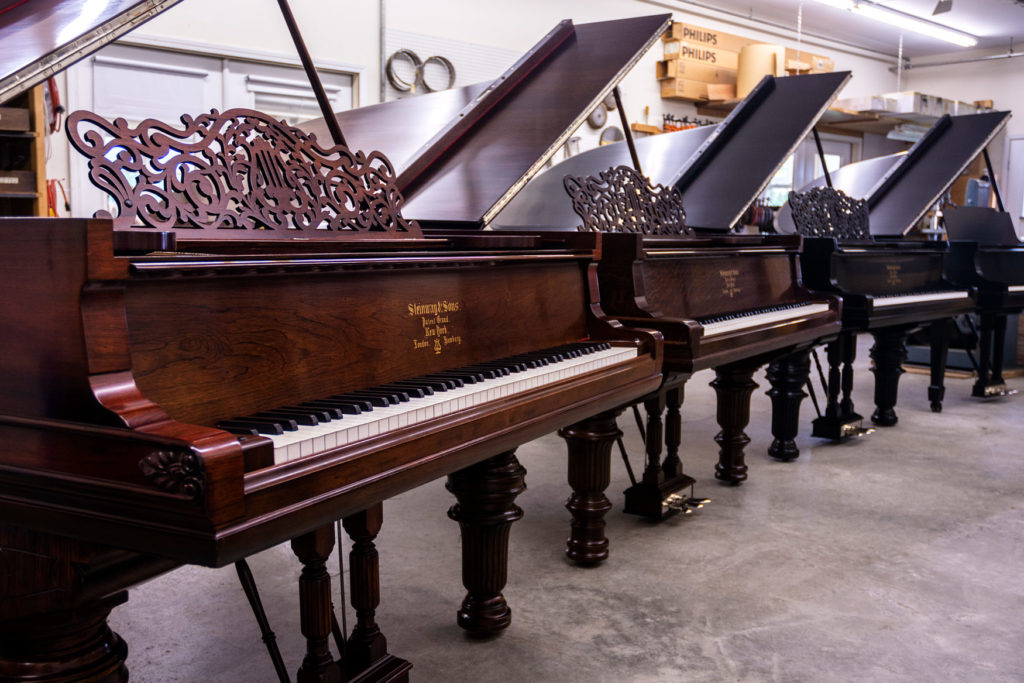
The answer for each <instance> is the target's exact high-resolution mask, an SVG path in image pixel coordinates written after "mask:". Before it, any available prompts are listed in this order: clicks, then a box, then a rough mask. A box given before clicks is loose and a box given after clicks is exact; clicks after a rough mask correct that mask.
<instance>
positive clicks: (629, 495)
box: [622, 474, 696, 522]
mask: <svg viewBox="0 0 1024 683" xmlns="http://www.w3.org/2000/svg"><path fill="white" fill-rule="evenodd" d="M694 483H695V480H694V479H693V477H690V476H687V475H685V474H679V475H677V476H675V477H672V478H670V479H666V480H665V481H662V482H659V483H658V484H651V483H646V482H643V481H641V482H639V483H637V484H635V485H633V486H630V487H629V488H628V489H626V491H625V495H626V503H625V506H624V507H623V509H622V511H623V512H626V513H628V514H631V515H640V516H641V517H646V518H647V519H649V520H652V521H655V522H660V521H662V520H663V519H667V518H669V517H672V516H673V515H676V514H679V513H680V512H681V513H683V514H684V515H688V514H690V513H692V512H693V509H689V508H686V506H684V505H683V503H682V502H680V501H685V500H690V499H689V498H685V497H684V496H681V495H679V494H678V493H677V492H678V491H681V490H683V489H685V488H687V487H690V489H691V492H692V489H693V485H694ZM669 501H672V503H671V504H670V503H669ZM684 508H686V509H684ZM694 509H696V508H694Z"/></svg>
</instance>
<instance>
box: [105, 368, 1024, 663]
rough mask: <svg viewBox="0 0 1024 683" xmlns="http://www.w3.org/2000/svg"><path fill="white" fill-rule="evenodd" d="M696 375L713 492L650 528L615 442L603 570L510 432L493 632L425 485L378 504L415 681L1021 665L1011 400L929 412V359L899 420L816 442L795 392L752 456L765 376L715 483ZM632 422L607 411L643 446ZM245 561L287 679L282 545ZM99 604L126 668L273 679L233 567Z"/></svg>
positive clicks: (691, 444)
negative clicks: (580, 554) (743, 472)
mask: <svg viewBox="0 0 1024 683" xmlns="http://www.w3.org/2000/svg"><path fill="white" fill-rule="evenodd" d="M859 358H860V360H859V361H858V369H857V383H856V391H855V401H856V403H857V406H858V408H859V409H860V410H861V412H862V413H864V414H870V411H871V406H872V402H871V388H872V377H871V376H870V374H869V373H868V372H867V360H866V359H867V353H866V348H862V349H861V352H860V354H859ZM711 379H712V376H711V374H710V373H700V374H698V375H696V376H695V377H694V378H693V379H691V381H690V383H689V385H688V387H687V396H686V404H685V406H684V409H683V420H684V422H683V430H684V444H683V445H684V462H685V466H686V469H687V471H688V472H689V473H690V474H691V475H693V476H695V477H696V478H697V479H698V485H697V492H698V493H699V494H701V495H705V496H708V497H711V498H712V499H713V502H712V504H711V505H710V506H708V507H707V508H705V510H703V511H702V512H701V513H699V514H698V515H696V516H694V517H691V518H687V519H683V518H675V519H672V520H670V521H668V522H665V523H662V524H660V525H653V524H649V523H647V522H644V521H642V520H640V519H636V518H633V517H631V516H626V515H624V514H622V513H621V512H620V510H621V505H622V497H621V494H620V492H621V491H622V490H623V489H624V488H626V486H627V485H628V480H627V477H626V473H625V469H624V467H623V466H622V463H621V461H620V460H619V459H618V457H617V456H616V458H615V462H614V466H613V471H612V477H613V482H612V486H611V488H610V489H609V492H610V497H611V498H612V502H613V503H614V504H615V509H614V510H613V511H612V512H611V513H609V515H608V536H609V538H610V539H611V558H610V559H609V560H608V561H607V562H606V563H605V564H604V565H602V566H601V567H598V568H594V569H581V568H578V567H575V566H572V565H571V564H569V563H568V562H567V561H565V560H564V559H563V556H562V547H563V543H564V539H565V536H566V530H567V513H566V511H565V510H564V508H563V507H562V506H563V503H564V501H565V497H566V493H567V488H566V485H565V457H564V448H563V445H562V443H561V441H560V439H558V438H557V437H555V436H551V437H547V438H544V439H540V440H538V441H535V442H533V443H530V444H527V445H525V446H523V447H522V448H521V449H520V450H519V457H520V460H521V462H522V463H523V464H524V466H525V467H526V469H527V471H528V475H527V484H528V486H529V489H528V490H527V491H526V493H524V494H523V495H522V496H521V497H520V498H519V500H518V502H519V504H520V505H521V506H522V508H523V509H524V510H525V512H526V515H525V517H524V519H523V520H522V521H520V522H517V523H516V524H515V526H514V527H513V530H512V541H511V563H510V571H509V583H508V586H507V588H506V590H505V596H506V597H507V598H508V600H509V603H510V604H511V606H512V609H513V623H512V626H511V627H510V628H509V629H507V630H506V631H505V632H504V633H503V634H502V635H500V636H499V637H496V638H493V639H490V640H476V639H472V638H469V637H467V636H465V635H464V634H463V633H462V632H461V631H460V629H459V628H458V627H457V626H456V625H455V610H456V608H457V606H458V604H459V602H460V600H461V597H462V594H463V591H462V588H461V584H460V578H459V577H460V574H459V572H460V565H459V534H458V528H457V526H456V524H455V523H454V522H451V521H450V520H448V518H447V516H446V514H445V512H446V510H447V508H448V506H449V505H450V504H451V502H452V499H451V496H450V495H449V494H448V493H447V492H446V491H445V490H444V487H443V482H440V481H438V482H435V483H433V484H430V485H428V486H424V487H422V488H420V489H417V490H415V491H411V492H409V493H407V494H405V495H403V496H400V497H399V498H397V499H394V500H390V501H388V502H387V503H385V507H384V509H385V524H384V530H383V531H382V533H381V536H380V537H379V539H378V548H379V549H380V555H381V569H382V577H381V582H382V592H383V602H382V604H381V608H380V609H379V611H378V621H379V623H380V624H381V627H382V629H383V630H384V632H385V634H386V635H387V637H388V641H389V649H390V650H391V652H392V653H394V654H396V655H397V656H400V657H403V658H405V659H408V660H409V661H411V662H412V663H413V665H414V668H413V670H412V677H413V679H414V680H419V681H445V682H455V681H467V682H476V681H532V682H541V681H559V682H561V683H564V682H568V681H584V680H585V681H767V680H772V681H787V682H788V681H915V682H917V681H1022V680H1024V624H1022V622H1021V614H1022V613H1024V572H1022V571H1021V570H1022V568H1024V500H1022V495H1021V493H1022V491H1024V466H1022V464H1021V460H1020V457H1021V454H1022V450H1024V449H1022V446H1021V441H1018V439H1024V423H1022V421H1021V416H1022V415H1024V398H1021V397H1019V398H1016V399H1013V398H1010V399H996V400H991V401H988V402H981V401H978V400H976V399H971V398H970V397H969V393H970V381H969V380H962V379H961V380H956V379H949V380H947V386H948V390H947V400H946V404H945V406H946V409H945V411H944V412H942V413H941V414H933V413H931V412H929V411H928V405H927V400H926V397H925V393H926V392H925V388H926V386H927V378H926V377H924V376H922V375H915V374H907V375H904V377H903V380H902V383H901V391H900V403H899V405H898V406H897V412H898V414H899V416H900V423H899V425H898V426H896V427H894V428H889V429H884V430H879V431H878V432H876V433H874V434H873V435H870V436H867V437H863V438H860V439H856V440H853V441H850V442H848V443H842V444H832V443H827V442H823V441H820V440H817V439H812V438H810V437H809V436H807V433H809V432H810V419H811V416H812V412H813V407H812V406H811V404H810V402H809V401H806V402H805V405H804V410H803V421H802V431H803V435H801V437H800V438H799V439H798V445H799V447H800V449H801V457H800V459H799V460H797V461H796V462H793V463H777V462H774V461H771V460H770V459H769V458H768V457H767V455H766V454H765V452H766V449H767V447H768V445H769V443H770V441H771V437H770V432H769V426H770V425H769V422H770V406H769V401H768V398H767V397H766V396H765V394H764V391H765V389H766V388H767V383H766V382H765V381H764V379H763V374H761V375H760V378H759V384H760V385H761V388H760V389H759V390H758V391H757V392H755V394H754V399H753V404H752V410H751V423H750V427H749V429H748V434H749V436H750V437H751V443H750V445H749V446H748V448H747V461H748V464H749V465H750V479H749V481H748V482H747V483H746V484H745V485H743V486H741V487H738V488H727V487H722V486H719V485H717V484H716V483H715V481H714V479H713V471H714V462H715V460H716V458H717V447H716V446H715V444H714V442H713V441H712V438H713V437H714V435H715V433H716V431H717V425H716V423H715V419H714V414H715V404H714V393H713V391H712V390H711V389H710V388H709V387H708V382H709V381H710V380H711ZM1010 383H1011V386H1015V387H1016V388H1019V389H1024V380H1011V382H1010ZM631 425H632V419H631V418H630V419H625V417H624V418H623V419H621V420H620V426H622V427H623V428H625V430H626V432H627V435H626V440H627V445H628V447H629V448H630V450H631V452H633V453H635V454H639V453H641V450H642V449H641V446H640V443H639V438H638V436H637V434H636V431H635V429H633V428H631ZM638 466H639V458H636V457H635V459H634V467H638ZM347 547H348V546H347V543H346V550H347ZM251 566H252V569H253V571H254V573H255V575H256V577H257V580H258V581H259V584H260V588H261V591H262V594H263V598H264V601H265V603H266V606H267V611H268V614H269V616H270V619H271V622H272V625H273V627H274V628H275V630H276V631H277V634H278V638H279V643H280V644H281V648H282V651H283V653H284V657H285V660H286V662H287V664H288V667H289V669H290V670H291V671H292V672H293V675H294V671H295V670H296V669H297V668H298V665H299V662H300V661H301V657H302V653H303V647H304V645H303V641H302V639H301V636H300V635H299V633H298V601H297V599H296V594H297V587H296V582H295V577H296V573H297V563H296V561H295V560H294V558H293V557H292V555H291V552H290V550H289V549H288V548H287V546H278V547H276V548H272V549H270V550H267V551H266V552H264V553H262V554H260V555H258V556H255V557H253V558H252V559H251ZM332 571H333V572H334V573H335V575H336V573H337V565H336V564H334V566H333V569H332ZM335 595H336V596H337V588H335ZM349 619H350V622H351V619H352V617H351V616H350V617H349ZM111 622H112V626H113V627H114V629H115V630H116V631H118V632H119V633H121V634H122V635H123V636H124V637H125V638H126V639H127V641H128V644H129V649H130V654H129V659H128V664H129V668H130V670H131V672H132V680H133V681H143V682H148V681H153V682H170V681H225V682H227V681H274V680H276V679H275V677H274V672H273V669H272V667H271V664H270V661H269V658H268V657H267V655H266V653H265V651H264V650H263V646H262V643H261V642H260V638H259V633H258V630H257V628H256V624H255V621H254V619H253V617H252V615H251V613H250V612H249V610H248V606H247V604H246V602H245V599H244V597H243V595H242V592H241V590H240V589H239V588H238V583H237V580H236V577H235V573H234V570H233V569H232V568H230V567H229V568H225V569H221V570H210V569H202V568H194V567H189V568H184V569H181V570H178V571H175V572H172V573H170V574H167V575H165V576H163V577H160V578H158V579H156V580H154V581H151V582H149V583H147V584H145V585H143V586H140V587H139V588H137V589H135V590H133V591H132V594H131V598H130V600H129V601H128V603H127V604H126V605H125V606H122V607H120V608H118V609H117V610H115V612H114V614H113V615H112V618H111Z"/></svg>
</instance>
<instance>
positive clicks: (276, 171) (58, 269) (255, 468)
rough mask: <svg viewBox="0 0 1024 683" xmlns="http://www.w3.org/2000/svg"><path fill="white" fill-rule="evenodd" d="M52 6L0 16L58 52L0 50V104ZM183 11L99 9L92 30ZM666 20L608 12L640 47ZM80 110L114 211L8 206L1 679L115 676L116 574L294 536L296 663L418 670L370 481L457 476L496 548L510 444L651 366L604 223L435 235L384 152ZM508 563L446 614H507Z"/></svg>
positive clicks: (98, 35) (384, 486) (246, 120)
mask: <svg viewBox="0 0 1024 683" xmlns="http://www.w3.org/2000/svg"><path fill="white" fill-rule="evenodd" d="M69 4H73V3H57V2H52V1H50V0H30V1H29V2H28V3H25V4H23V5H20V6H18V7H15V8H13V9H10V10H9V11H7V12H5V13H3V14H0V35H3V36H4V41H5V46H6V45H10V44H12V43H10V42H8V37H9V36H12V37H13V36H19V37H22V34H20V33H18V29H19V28H24V27H26V26H28V27H34V29H33V30H34V33H33V35H32V36H30V37H31V38H32V39H31V40H29V39H28V37H26V43H27V44H29V45H32V46H34V47H35V48H39V49H37V50H36V52H34V53H33V59H34V58H35V57H38V56H39V55H44V54H45V55H48V56H47V57H46V58H45V59H43V60H41V61H38V62H35V63H36V64H37V65H38V66H39V69H38V71H37V72H36V73H35V74H26V73H25V71H23V70H20V69H18V68H9V67H8V68H7V69H6V70H5V71H4V74H3V79H2V80H0V93H4V95H3V97H7V96H10V95H11V94H12V93H13V92H15V91H17V89H18V88H26V87H29V86H30V85H31V84H32V83H33V82H34V79H36V78H38V77H40V76H43V75H45V74H46V73H48V72H50V71H52V70H54V69H56V68H59V67H60V66H63V65H66V63H68V61H70V60H73V59H75V58H79V57H81V56H82V55H83V54H84V53H83V52H81V51H77V50H72V51H71V52H70V55H69V56H68V57H67V60H68V61H61V59H60V58H58V57H53V58H51V57H50V56H49V55H50V52H48V50H49V49H51V48H53V47H54V46H50V47H49V48H47V49H46V50H44V49H42V48H41V46H39V45H37V44H36V43H35V42H34V41H35V40H36V39H37V38H39V36H42V37H43V38H45V37H46V36H47V35H52V34H54V33H56V32H57V31H56V28H54V30H53V31H52V32H41V31H39V30H38V26H39V25H43V26H49V25H50V24H55V25H57V26H59V25H60V24H61V22H62V21H66V20H68V19H70V18H73V17H74V13H73V12H72V13H70V14H64V13H63V12H62V11H61V10H62V9H63V7H58V5H69ZM171 4H173V3H167V2H165V3H131V2H121V3H117V2H111V3H108V7H107V8H106V10H104V11H101V12H100V14H99V19H98V20H97V21H98V22H101V23H98V24H97V25H96V26H95V27H93V29H92V30H90V31H88V35H89V36H90V37H91V38H92V39H94V43H93V46H92V49H96V48H97V47H99V45H100V44H102V42H103V38H102V37H103V36H109V37H110V38H112V37H115V36H116V35H117V34H118V33H119V32H120V31H121V30H122V29H124V28H126V26H128V25H133V24H132V22H135V23H137V21H139V20H140V17H142V18H144V17H146V16H150V15H151V14H152V13H155V12H158V11H159V10H160V9H162V8H165V7H167V6H170V5H171ZM281 4H282V6H283V8H284V9H285V10H286V11H285V14H286V17H287V18H290V13H289V12H287V6H286V5H285V4H284V3H283V2H282V3H281ZM631 21H632V22H633V23H630V22H631ZM102 22H107V23H105V24H104V23H102ZM664 22H665V20H664V18H655V20H647V21H640V22H639V23H637V20H626V21H625V22H606V25H601V27H602V28H603V30H604V31H613V32H614V33H615V35H617V36H618V38H619V40H618V48H617V49H618V50H626V51H628V52H630V54H639V52H640V51H641V50H642V49H643V48H644V47H645V46H648V45H649V44H650V43H651V42H652V41H653V40H655V39H656V38H657V36H658V35H659V33H660V27H661V26H663V24H664ZM290 28H294V26H293V23H290ZM579 29H580V33H581V34H583V35H586V34H587V32H588V29H586V28H584V27H579ZM559 31H560V35H561V36H562V40H563V43H564V44H566V45H572V44H574V43H575V42H576V41H577V39H578V38H579V37H580V36H579V35H577V34H576V29H575V28H574V27H573V26H572V25H571V24H568V25H565V24H563V25H561V26H560V29H559ZM44 34H45V35H44ZM591 35H593V32H592V29H591ZM83 42H87V41H83ZM97 43H98V44H97ZM297 43H301V41H297ZM629 44H631V45H632V46H631V47H630V46H629ZM76 45H77V47H79V48H80V47H81V43H77V44H76ZM624 45H625V47H624ZM60 49H61V48H60V47H57V50H58V51H59V50H60ZM616 54H618V53H616ZM615 58H617V57H615ZM627 61H628V60H627ZM8 74H14V75H13V76H10V75H8ZM68 125H69V132H70V134H71V137H72V140H73V144H74V145H75V146H76V147H77V148H79V149H80V150H81V151H83V152H84V153H86V154H87V155H89V156H90V157H91V159H92V161H91V173H92V176H93V178H94V180H95V181H96V182H97V183H98V184H100V185H101V186H105V189H107V190H108V191H110V192H111V193H112V194H113V195H114V196H115V197H116V198H117V199H118V202H119V207H120V210H121V213H119V214H118V215H117V216H115V217H114V218H112V219H111V218H96V219H73V218H68V219H21V218H9V219H0V241H2V244H3V250H2V256H0V259H2V261H3V263H2V266H0V278H2V280H3V286H4V288H5V294H6V295H5V298H4V300H3V303H2V304H0V306H2V308H3V311H2V313H0V319H2V320H3V321H4V327H3V331H2V336H3V340H4V345H5V353H4V356H3V360H2V361H0V364H2V368H3V372H4V375H5V384H4V389H3V391H2V392H0V482H2V488H0V510H2V512H3V515H4V526H3V527H2V528H0V534H2V537H0V543H2V545H0V547H2V549H3V557H4V565H3V572H4V573H3V575H2V578H3V579H4V580H3V582H2V585H3V587H4V594H3V596H2V598H3V601H2V603H0V677H3V678H4V679H5V680H51V679H52V680H103V681H106V680H124V679H125V678H126V677H127V670H126V668H125V666H124V659H125V656H126V647H125V645H124V641H123V640H121V639H120V638H119V637H118V636H117V635H116V634H113V633H112V632H111V631H110V630H109V628H107V626H106V615H107V614H108V613H109V611H110V609H111V608H113V607H114V606H116V605H117V604H120V603H122V602H124V600H125V599H126V598H127V594H126V589H127V588H129V587H130V586H132V585H133V584H135V583H138V582H139V581H141V580H144V579H146V578H148V577H151V576H154V575H156V574H158V573H161V572H164V571H167V570H169V569H172V568H174V567H175V566H177V565H178V564H180V563H194V564H201V565H206V566H222V565H225V564H228V563H231V562H234V561H236V560H239V559H240V558H244V557H245V556H247V555H249V554H251V553H254V552H257V551H259V550H261V549H264V548H267V547H269V546H271V545H274V544H276V543H280V542H282V541H285V540H289V539H293V540H292V546H293V548H294V550H295V551H296V553H297V555H298V556H299V558H300V560H301V561H302V562H303V564H304V570H303V581H302V583H301V585H300V597H301V599H302V602H301V604H302V622H303V624H302V625H303V633H304V634H305V635H306V636H307V640H308V653H307V656H306V659H305V660H304V662H303V666H302V668H301V669H300V671H299V680H300V681H313V680H317V681H319V680H338V678H339V676H344V677H348V678H350V679H351V680H401V679H403V678H405V677H406V676H407V672H408V669H409V664H408V663H407V662H404V661H403V660H400V659H398V658H396V657H393V656H392V655H389V654H387V648H386V643H385V641H384V638H383V636H382V635H381V632H380V630H379V628H378V627H377V625H376V623H375V622H374V618H373V614H374V609H375V607H376V605H377V601H378V595H379V588H378V586H377V584H376V581H377V579H376V577H377V567H376V551H375V550H374V547H373V539H374V537H375V535H376V533H377V531H378V530H379V528H380V523H381V506H380V502H381V501H382V500H383V499H385V498H387V497H390V496H393V495H395V494H397V493H399V492H401V491H404V490H407V489H409V488H411V487H414V486H418V485H420V484H422V483H425V482H427V481H430V480H432V479H435V478H437V477H439V476H443V475H446V474H451V473H456V476H453V478H452V479H451V480H450V482H449V487H450V488H452V489H453V490H454V492H455V493H456V495H457V497H458V500H459V504H458V505H457V506H455V508H453V511H452V516H453V517H456V518H457V519H458V521H459V522H460V524H461V526H462V529H463V538H464V543H466V544H469V545H474V546H475V547H476V548H477V549H480V548H484V550H479V551H478V552H477V553H476V554H472V553H471V554H470V556H471V557H476V558H479V561H480V562H481V563H487V564H488V566H503V562H504V552H505V547H506V546H505V545H503V540H502V539H505V540H506V541H507V530H508V523H510V522H511V521H512V520H513V519H515V512H516V510H517V508H515V507H514V505H513V504H512V500H513V499H514V497H515V495H516V494H517V493H518V492H519V491H520V490H521V487H522V469H521V468H520V467H519V466H518V463H517V462H516V461H515V458H514V454H513V451H514V449H515V447H516V446H517V445H518V444H520V443H522V442H524V441H527V440H530V439H533V438H536V437H537V436H540V435H542V434H544V433H547V432H550V431H552V430H554V429H556V428H558V427H564V426H566V425H570V424H572V423H574V422H577V421H579V420H583V419H584V418H587V417H588V416H591V415H594V414H596V413H601V412H602V411H607V410H610V409H612V408H614V407H616V406H619V405H622V404H624V403H627V402H629V401H631V400H634V399H635V398H637V397H639V396H642V395H644V394H647V393H649V392H651V391H653V390H654V389H655V388H656V387H657V386H658V385H659V384H660V383H661V374H660V370H661V358H660V337H659V335H658V334H657V333H654V332H644V331H639V330H630V329H626V328H623V327H622V326H621V325H619V324H618V323H615V322H613V321H609V320H607V319H606V318H605V317H604V315H603V314H602V313H601V311H600V308H599V307H598V305H597V302H596V301H594V300H593V299H592V298H591V294H590V292H591V291H592V289H593V288H592V287H591V284H590V281H591V280H592V278H593V277H594V270H595V266H594V259H595V258H597V257H598V256H599V254H600V244H601V241H600V239H599V236H598V237H595V236H592V235H571V234H555V235H543V234H539V233H521V234H518V235H510V236H505V237H501V238H500V239H497V240H488V241H482V240H480V239H478V238H477V237H476V236H474V235H467V236H465V237H459V236H447V237H437V236H424V235H423V233H422V231H421V229H420V227H419V225H418V224H417V223H416V222H415V221H412V220H407V219H406V218H405V217H403V215H402V214H401V212H400V208H401V204H402V198H401V194H400V192H399V191H398V189H397V188H396V184H395V180H396V173H395V172H394V171H393V169H392V167H391V165H390V163H389V162H388V161H387V159H386V158H385V157H384V156H383V155H382V154H380V153H379V152H367V153H364V152H355V151H350V149H354V147H352V148H346V147H344V146H340V145H337V146H334V147H329V146H327V145H326V144H323V145H322V144H321V143H317V142H315V141H313V140H311V139H308V138H307V137H306V136H305V135H304V134H303V133H302V132H301V131H299V130H297V129H294V128H291V127H290V126H287V125H284V124H281V123H280V122H275V121H273V120H270V119H268V118H267V117H265V116H263V115H261V114H259V113H257V112H251V111H246V110H231V111H227V112H224V113H223V114H219V113H216V112H214V113H211V114H203V115H196V116H185V117H182V122H181V123H180V124H161V123H159V122H155V121H152V120H149V121H145V122H143V123H142V124H140V125H139V126H138V127H135V128H133V127H132V126H129V125H128V124H127V123H126V122H124V121H123V120H117V121H113V122H109V121H104V120H102V119H100V118H99V117H95V116H93V115H89V114H88V113H78V114H76V115H73V116H71V117H70V118H69V122H68ZM193 135H195V136H197V138H198V139H199V142H197V141H196V140H197V138H196V137H190V136H193ZM203 143H205V145H204V144H203ZM228 150H230V152H231V153H230V154H226V153H225V152H227V151H228ZM175 151H176V152H178V153H179V154H177V155H176V156H175V155H173V154H172V155H171V157H169V156H168V152H175ZM182 196H188V197H191V198H192V201H191V202H178V201H176V200H177V199H178V198H180V197H182ZM136 218H138V219H140V220H141V221H142V223H143V225H141V226H139V225H137V224H136V220H135V219H136ZM154 247H155V248H156V249H155V250H154ZM510 330H514V334H510V333H509V331H510ZM576 447H577V446H575V445H574V443H573V442H572V441H571V440H570V451H572V450H573V449H574V448H576ZM338 518H344V524H345V528H346V530H347V531H348V532H349V533H350V535H352V536H353V538H354V545H353V549H352V553H351V556H350V561H351V563H352V567H351V568H352V571H351V577H352V578H351V580H352V594H353V604H354V606H355V608H356V614H357V624H356V626H355V629H354V631H353V633H352V634H351V636H350V637H349V639H348V641H349V642H348V648H347V649H348V652H347V655H346V661H345V662H343V663H342V666H343V667H344V669H345V670H344V672H340V670H339V665H338V663H336V662H334V661H332V657H331V655H330V652H329V650H328V649H327V638H328V635H329V632H330V618H329V616H330V609H329V601H330V593H329V584H328V575H327V572H326V570H325V567H324V562H325V560H326V555H327V553H329V552H330V549H331V547H332V545H333V542H334V538H333V532H332V530H331V528H330V526H329V524H330V523H331V522H332V521H333V520H336V519H338ZM487 548H490V549H492V550H490V551H488V550H486V549H487ZM495 553H496V554H497V555H496V556H493V555H494V554H495ZM489 578H492V579H493V578H495V577H494V576H493V575H492V576H490V577H489ZM499 578H500V582H499V583H497V584H496V585H495V584H487V585H483V586H479V587H478V588H479V590H478V591H471V592H470V594H469V595H468V596H467V598H466V600H465V602H464V603H463V608H462V611H461V612H460V623H462V624H463V625H464V626H467V627H469V628H472V627H474V626H479V627H480V629H481V630H490V631H495V630H499V629H500V628H503V627H504V626H506V625H507V624H508V619H509V610H508V607H507V605H505V602H504V599H503V598H502V596H501V594H500V590H501V587H502V585H503V583H504V575H503V573H502V575H501V576H500V577H499Z"/></svg>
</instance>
